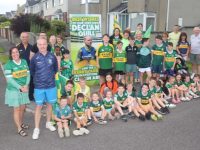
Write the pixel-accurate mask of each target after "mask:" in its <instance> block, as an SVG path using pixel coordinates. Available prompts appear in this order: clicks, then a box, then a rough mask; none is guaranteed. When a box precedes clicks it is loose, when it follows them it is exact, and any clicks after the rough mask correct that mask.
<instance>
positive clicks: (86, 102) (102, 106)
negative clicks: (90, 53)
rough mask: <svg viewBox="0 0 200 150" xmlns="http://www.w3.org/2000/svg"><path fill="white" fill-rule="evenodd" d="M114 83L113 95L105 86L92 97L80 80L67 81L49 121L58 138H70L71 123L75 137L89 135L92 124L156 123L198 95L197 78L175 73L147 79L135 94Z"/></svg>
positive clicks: (199, 81) (199, 83)
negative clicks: (177, 106)
mask: <svg viewBox="0 0 200 150" xmlns="http://www.w3.org/2000/svg"><path fill="white" fill-rule="evenodd" d="M110 76H111V75H110V74H107V75H106V77H110ZM112 80H113V79H112ZM114 81H115V82H113V81H110V82H112V84H113V83H115V84H117V85H116V86H117V90H116V91H115V90H113V89H112V88H110V86H105V87H104V88H103V93H102V92H94V93H92V94H90V87H89V86H87V85H86V80H85V79H84V78H80V81H79V83H74V82H73V81H71V80H69V81H67V83H66V86H65V91H66V93H67V94H66V95H64V96H62V97H61V99H60V101H59V102H58V103H56V104H55V105H54V106H53V117H52V119H53V120H54V121H55V122H56V124H57V127H58V134H59V137H60V138H62V137H64V135H65V136H66V137H69V136H70V130H69V126H70V125H71V122H72V120H73V121H74V122H75V124H76V129H75V130H74V131H73V134H74V135H75V136H80V135H83V134H89V133H90V131H89V129H88V125H91V124H92V123H98V124H106V123H107V122H108V121H109V120H110V122H111V121H112V120H114V119H121V120H123V121H124V122H127V121H128V119H130V118H133V119H134V118H138V119H139V120H141V121H145V120H150V119H151V120H153V121H157V120H162V119H163V115H166V114H169V113H170V110H169V109H171V108H175V107H176V105H177V104H178V103H180V102H181V101H182V102H185V101H191V100H192V99H196V98H199V95H200V76H199V75H197V74H196V75H194V76H192V77H191V76H190V75H189V74H187V75H181V74H179V73H177V74H176V75H175V76H167V77H166V78H165V77H161V78H156V77H151V78H150V79H149V82H148V84H147V83H144V84H143V85H142V86H141V87H140V88H139V89H137V92H136V90H135V88H134V87H133V84H132V83H130V82H129V83H126V85H124V84H123V83H118V82H117V81H116V80H114ZM99 93H100V94H99Z"/></svg>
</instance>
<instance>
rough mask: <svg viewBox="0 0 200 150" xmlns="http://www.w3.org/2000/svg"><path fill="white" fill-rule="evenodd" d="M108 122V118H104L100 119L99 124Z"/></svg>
mask: <svg viewBox="0 0 200 150" xmlns="http://www.w3.org/2000/svg"><path fill="white" fill-rule="evenodd" d="M106 123H107V121H106V120H103V119H101V118H100V119H99V124H106Z"/></svg>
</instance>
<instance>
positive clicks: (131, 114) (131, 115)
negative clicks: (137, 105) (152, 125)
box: [127, 112, 135, 119]
mask: <svg viewBox="0 0 200 150" xmlns="http://www.w3.org/2000/svg"><path fill="white" fill-rule="evenodd" d="M127 116H128V118H132V119H135V115H134V113H133V112H129V113H128V114H127Z"/></svg>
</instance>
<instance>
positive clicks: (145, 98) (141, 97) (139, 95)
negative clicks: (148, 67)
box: [138, 91, 151, 105]
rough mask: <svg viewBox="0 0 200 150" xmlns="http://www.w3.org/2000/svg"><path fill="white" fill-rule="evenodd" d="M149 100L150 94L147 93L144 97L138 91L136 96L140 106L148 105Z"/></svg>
mask: <svg viewBox="0 0 200 150" xmlns="http://www.w3.org/2000/svg"><path fill="white" fill-rule="evenodd" d="M150 99H151V92H150V91H148V92H147V94H146V95H143V94H142V92H141V91H140V92H139V94H138V100H139V101H140V103H141V104H142V105H148V104H149V100H150Z"/></svg>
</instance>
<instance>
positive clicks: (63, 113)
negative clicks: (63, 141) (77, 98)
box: [53, 97, 72, 138]
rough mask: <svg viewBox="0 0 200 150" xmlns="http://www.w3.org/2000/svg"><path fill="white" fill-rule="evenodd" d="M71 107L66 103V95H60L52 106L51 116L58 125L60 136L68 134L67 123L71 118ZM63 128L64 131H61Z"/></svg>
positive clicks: (67, 135)
mask: <svg viewBox="0 0 200 150" xmlns="http://www.w3.org/2000/svg"><path fill="white" fill-rule="evenodd" d="M71 117H72V115H71V109H70V107H69V106H68V105H67V99H66V97H61V100H60V103H59V104H58V103H57V104H55V105H54V107H53V118H54V120H55V121H56V124H57V126H58V135H59V137H60V138H63V137H64V134H63V133H64V132H65V136H66V137H69V136H70V130H69V124H70V119H71ZM63 129H64V131H63Z"/></svg>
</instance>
